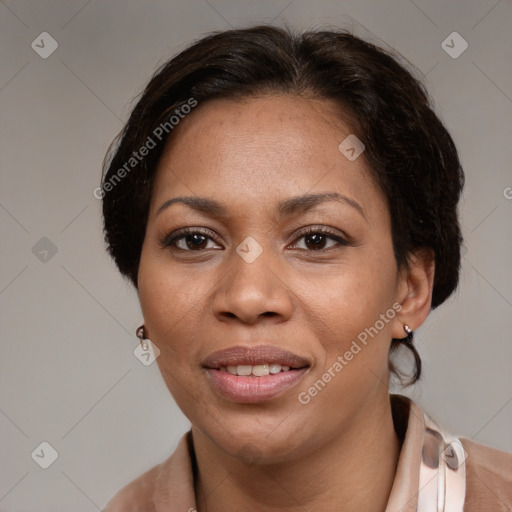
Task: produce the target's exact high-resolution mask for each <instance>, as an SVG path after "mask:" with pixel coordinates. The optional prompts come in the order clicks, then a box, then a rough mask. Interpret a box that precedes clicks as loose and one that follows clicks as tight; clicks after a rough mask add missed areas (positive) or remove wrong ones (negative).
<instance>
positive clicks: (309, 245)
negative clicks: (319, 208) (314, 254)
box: [295, 227, 348, 251]
mask: <svg viewBox="0 0 512 512" xmlns="http://www.w3.org/2000/svg"><path fill="white" fill-rule="evenodd" d="M302 238H303V239H304V242H305V243H304V245H305V247H304V248H302V247H298V248H299V249H304V250H308V251H322V250H327V249H331V248H332V247H335V246H336V245H342V246H346V245H348V242H347V240H345V239H344V238H343V237H341V236H340V235H339V234H337V233H336V232H333V231H331V230H330V229H328V228H325V227H312V228H308V229H307V230H306V231H303V232H302V233H301V234H300V236H299V238H297V240H300V239H302ZM328 240H331V241H333V242H334V244H332V245H330V246H329V247H325V244H326V243H327V241H328ZM295 248H297V247H296V246H295Z"/></svg>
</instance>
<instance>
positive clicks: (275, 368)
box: [270, 364, 282, 373]
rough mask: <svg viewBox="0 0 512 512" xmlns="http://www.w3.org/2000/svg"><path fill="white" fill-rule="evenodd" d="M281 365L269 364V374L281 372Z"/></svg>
mask: <svg viewBox="0 0 512 512" xmlns="http://www.w3.org/2000/svg"><path fill="white" fill-rule="evenodd" d="M281 368H282V367H281V365H280V364H271V365H270V373H279V372H280V371H281Z"/></svg>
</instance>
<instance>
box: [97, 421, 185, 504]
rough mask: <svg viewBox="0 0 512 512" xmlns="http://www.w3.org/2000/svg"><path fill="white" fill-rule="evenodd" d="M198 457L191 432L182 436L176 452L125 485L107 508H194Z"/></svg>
mask: <svg viewBox="0 0 512 512" xmlns="http://www.w3.org/2000/svg"><path fill="white" fill-rule="evenodd" d="M193 460H195V456H194V450H193V443H192V436H191V432H190V431H189V432H187V433H186V434H184V435H183V436H182V438H181V439H180V441H179V443H178V446H177V447H176V449H175V450H174V452H173V453H172V454H171V455H170V456H169V457H168V458H167V459H166V460H165V461H163V462H162V463H160V464H158V465H156V466H153V467H152V468H151V469H150V470H149V471H146V472H145V473H143V474H142V475H140V476H139V477H138V478H136V479H135V480H133V481H131V482H130V483H129V484H127V485H125V486H124V487H123V488H122V489H121V490H120V491H118V492H117V494H115V495H114V497H113V498H112V499H111V500H110V501H109V502H108V503H107V506H106V508H105V509H104V512H161V511H163V510H165V511H166V512H171V511H175V510H177V511H181V510H185V511H186V510H190V509H193V508H194V505H195V497H194V473H193Z"/></svg>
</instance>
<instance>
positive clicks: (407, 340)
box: [403, 324, 413, 343]
mask: <svg viewBox="0 0 512 512" xmlns="http://www.w3.org/2000/svg"><path fill="white" fill-rule="evenodd" d="M404 331H405V334H407V336H406V337H405V338H403V342H404V343H411V342H412V336H413V331H412V329H411V328H410V327H409V326H408V325H407V324H404Z"/></svg>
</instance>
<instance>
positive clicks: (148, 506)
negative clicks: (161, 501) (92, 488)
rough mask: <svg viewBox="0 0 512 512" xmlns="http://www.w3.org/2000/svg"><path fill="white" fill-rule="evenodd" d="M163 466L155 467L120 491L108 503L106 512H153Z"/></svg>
mask: <svg viewBox="0 0 512 512" xmlns="http://www.w3.org/2000/svg"><path fill="white" fill-rule="evenodd" d="M161 466H162V465H161V464H158V465H157V466H154V467H153V468H151V469H150V470H149V471H146V472H145V473H143V474H142V475H140V476H139V477H138V478H136V479H135V480H132V481H131V482H130V483H129V484H127V485H125V486H124V487H123V488H122V489H120V490H119V491H118V492H117V493H116V494H115V495H114V496H113V498H112V499H111V500H110V501H109V502H108V503H107V506H106V507H105V509H104V512H153V511H154V510H155V504H154V500H153V496H154V493H155V487H156V482H157V481H158V478H159V476H160V473H161Z"/></svg>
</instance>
